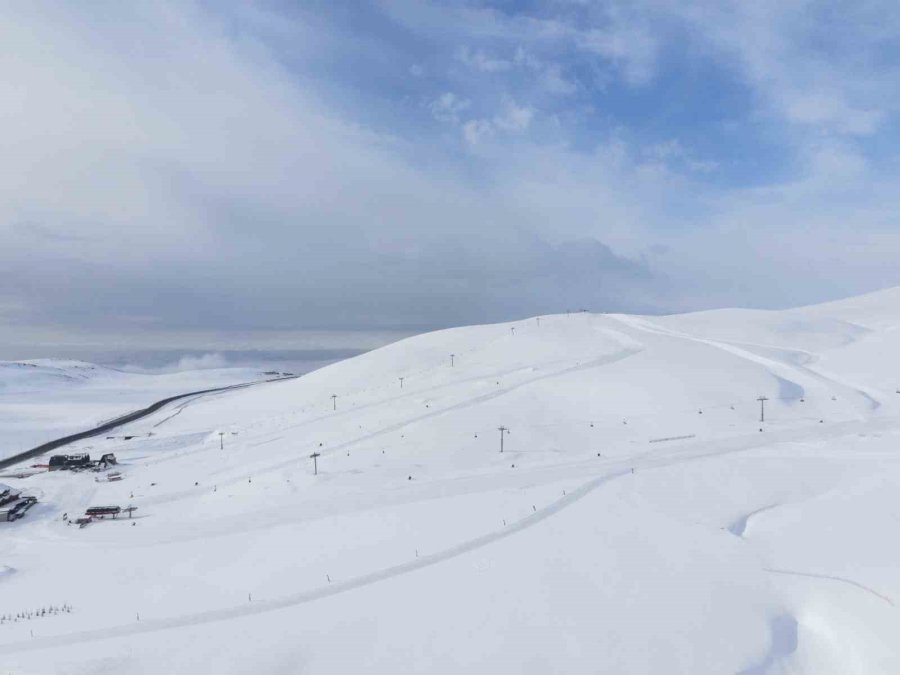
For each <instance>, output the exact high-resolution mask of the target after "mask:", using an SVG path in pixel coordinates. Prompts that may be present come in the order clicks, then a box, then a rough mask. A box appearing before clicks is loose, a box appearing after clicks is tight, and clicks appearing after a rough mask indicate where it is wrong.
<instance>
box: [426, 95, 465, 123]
mask: <svg viewBox="0 0 900 675" xmlns="http://www.w3.org/2000/svg"><path fill="white" fill-rule="evenodd" d="M471 106H472V102H471V101H469V100H468V99H461V98H460V97H459V96H457V95H456V94H454V93H453V92H451V91H447V92H444V93H443V94H441V95H440V96H438V97H437V98H436V99H434V100H433V101H432V102H431V104H430V106H429V107H430V108H431V114H432V115H434V118H435V119H436V120H439V121H441V122H454V123H456V122H459V115H460V113H462V112H463V111H464V110H467V109H469V108H470V107H471Z"/></svg>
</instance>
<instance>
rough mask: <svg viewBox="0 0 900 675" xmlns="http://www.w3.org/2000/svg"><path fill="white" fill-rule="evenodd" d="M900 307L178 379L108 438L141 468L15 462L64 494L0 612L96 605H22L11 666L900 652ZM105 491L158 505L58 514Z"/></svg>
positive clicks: (158, 667) (725, 664)
mask: <svg viewBox="0 0 900 675" xmlns="http://www.w3.org/2000/svg"><path fill="white" fill-rule="evenodd" d="M898 325H900V291H898V289H891V290H888V291H884V292H881V293H876V294H871V295H868V296H863V297H860V298H854V299H849V300H844V301H840V302H836V303H829V304H826V305H819V306H816V307H806V308H800V309H796V310H789V311H779V312H769V311H751V310H720V311H712V312H701V313H696V314H689V315H681V316H669V317H638V316H624V315H595V314H571V315H556V316H544V317H539V318H538V317H535V318H530V319H527V320H523V321H517V322H513V323H508V324H495V325H487V326H475V327H467V328H458V329H452V330H445V331H439V332H435V333H431V334H427V335H421V336H418V337H414V338H410V339H407V340H404V341H401V342H397V343H395V344H392V345H389V346H387V347H384V348H382V349H379V350H376V351H373V352H370V353H367V354H364V355H362V356H359V357H356V358H354V359H350V360H348V361H344V362H341V363H338V364H335V365H332V366H329V367H327V368H323V369H321V370H319V371H316V372H313V373H310V374H308V375H306V376H304V377H302V378H299V379H296V380H290V381H281V382H275V383H269V384H263V385H259V386H254V387H251V388H248V389H244V390H240V391H234V392H227V393H219V394H215V395H211V396H208V397H201V398H194V399H190V400H189V401H187V402H184V403H179V404H177V405H173V406H171V407H167V408H164V409H163V410H161V411H159V412H158V413H156V414H154V415H152V416H150V417H147V418H145V419H144V420H142V421H140V422H136V423H134V424H133V425H131V426H129V433H130V434H133V435H135V436H138V437H137V438H134V439H132V440H129V441H124V440H121V438H114V439H108V440H107V439H99V440H98V439H93V440H92V441H91V443H90V445H91V447H92V449H91V452H93V453H96V454H99V453H101V452H114V453H116V455H117V456H118V457H119V459H120V461H121V462H122V464H121V466H120V467H119V470H121V471H122V472H123V474H124V480H122V481H120V482H95V478H97V475H95V474H91V473H78V474H71V473H66V472H52V473H39V474H36V475H33V476H31V477H29V478H25V479H15V478H3V479H2V480H3V481H4V482H6V483H9V484H10V485H14V486H15V487H16V488H17V489H21V490H28V491H30V492H31V493H32V494H35V495H37V496H39V497H40V499H41V502H40V504H39V505H38V506H36V507H34V509H32V511H31V512H29V515H28V517H26V518H23V519H21V520H19V521H17V522H15V523H0V570H6V571H5V572H4V573H3V574H2V575H0V597H2V600H3V602H2V608H0V615H3V614H6V615H7V616H9V615H10V614H12V615H16V614H17V613H21V612H27V611H29V610H30V611H34V610H36V609H40V608H45V607H50V606H54V607H59V606H62V605H65V606H66V607H71V611H66V612H61V613H54V614H52V615H45V616H38V617H33V618H31V619H29V620H25V619H21V620H14V621H9V620H7V621H2V620H0V665H2V666H5V667H6V669H7V670H12V671H13V672H27V673H51V672H78V673H94V672H96V673H100V672H116V673H158V672H173V673H181V672H184V673H187V672H192V673H193V672H217V673H247V672H255V673H296V672H308V673H339V672H353V673H361V672H371V673H396V672H428V673H458V672H478V673H481V672H486V673H487V672H489V673H582V672H583V673H588V672H590V673H595V672H604V673H692V674H694V673H716V674H718V673H734V672H745V673H781V672H791V673H816V674H820V673H841V674H843V673H852V672H859V673H882V672H884V673H892V672H898V671H900V649H898V648H897V647H896V646H895V634H896V626H897V625H898V623H897V622H898V614H897V612H898V610H897V607H896V603H898V602H900V566H898V565H897V564H896V559H897V557H898V554H900V545H898V544H897V543H896V541H895V538H894V537H893V536H892V534H891V533H892V532H893V531H894V530H895V529H896V524H897V518H898V514H900V490H898V489H897V487H898V481H900V456H898V453H897V446H898V440H900V394H898V385H900V372H898V370H900V369H898V357H897V354H898V347H900V333H898V331H897V326H898ZM760 398H764V399H766V400H765V401H759V400H758V399H760ZM763 404H764V405H765V421H760V413H761V406H762V405H763ZM501 428H502V429H503V431H501V430H500V429H501ZM151 432H152V435H148V434H150V433H151ZM501 438H502V439H503V441H502V442H503V452H501V451H500V449H501ZM81 445H82V446H83V445H85V444H81ZM77 447H78V446H76V448H77ZM220 448H221V449H220ZM313 453H316V454H317V455H318V457H316V464H317V467H318V474H317V475H315V474H314V469H313V460H312V459H311V458H310V455H311V454H313ZM97 504H104V505H105V504H110V505H121V506H126V505H129V504H130V505H133V506H136V507H137V508H138V510H137V511H136V514H135V515H136V516H137V517H136V518H134V519H132V520H129V519H117V520H116V521H109V520H106V521H103V522H97V523H93V524H91V525H90V526H88V527H86V528H84V529H80V528H77V527H74V526H67V525H66V524H65V522H63V520H62V519H61V516H62V514H63V513H67V514H69V515H70V516H71V515H72V514H80V513H81V512H83V511H84V509H85V508H87V507H89V506H94V505H97Z"/></svg>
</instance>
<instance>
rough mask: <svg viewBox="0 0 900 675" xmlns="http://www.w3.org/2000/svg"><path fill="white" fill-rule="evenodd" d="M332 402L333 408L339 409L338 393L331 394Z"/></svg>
mask: <svg viewBox="0 0 900 675" xmlns="http://www.w3.org/2000/svg"><path fill="white" fill-rule="evenodd" d="M331 403H332V405H333V408H332V409H333V410H337V394H332V395H331Z"/></svg>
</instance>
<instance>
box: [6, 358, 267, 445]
mask: <svg viewBox="0 0 900 675" xmlns="http://www.w3.org/2000/svg"><path fill="white" fill-rule="evenodd" d="M260 379H265V376H264V375H263V374H262V373H260V372H259V370H257V369H250V368H220V369H210V370H193V371H182V372H172V373H161V374H143V373H129V372H123V371H120V370H115V369H112V368H104V367H103V366H98V365H95V364H93V363H85V362H84V361H71V360H63V359H36V360H32V361H0V459H3V458H5V457H9V456H11V455H15V454H17V453H19V452H22V451H23V450H27V449H29V448H31V447H34V446H36V445H39V444H40V443H43V442H46V441H48V440H52V439H54V438H59V437H61V436H64V435H66V434H69V433H72V432H75V431H81V430H83V429H87V428H90V427H92V426H95V425H97V424H99V423H100V422H102V421H105V420H109V419H112V418H114V417H118V416H119V415H122V414H123V413H126V412H130V411H132V410H135V409H137V408H141V407H143V406H146V405H148V404H150V403H152V402H154V401H157V400H160V399H163V398H166V397H168V396H172V395H175V394H180V393H183V392H187V391H196V390H201V389H208V388H214V387H222V386H227V385H231V384H236V383H239V382H250V381H255V380H260Z"/></svg>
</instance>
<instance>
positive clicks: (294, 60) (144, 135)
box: [0, 2, 898, 346]
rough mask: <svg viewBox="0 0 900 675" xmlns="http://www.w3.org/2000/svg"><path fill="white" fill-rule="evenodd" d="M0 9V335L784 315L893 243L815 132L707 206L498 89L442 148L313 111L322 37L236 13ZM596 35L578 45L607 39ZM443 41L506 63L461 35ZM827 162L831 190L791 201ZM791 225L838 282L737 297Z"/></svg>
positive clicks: (264, 16)
mask: <svg viewBox="0 0 900 675" xmlns="http://www.w3.org/2000/svg"><path fill="white" fill-rule="evenodd" d="M403 6H404V5H403V3H400V4H398V5H396V6H395V9H394V11H399V10H398V9H396V8H400V7H403ZM223 7H224V5H223ZM0 14H2V21H0V42H2V44H3V45H4V56H3V57H2V60H0V99H2V100H3V102H4V104H3V106H2V107H0V128H2V131H3V132H2V134H0V173H2V176H3V180H2V181H0V237H2V243H3V245H2V247H0V281H2V286H0V321H2V322H3V325H4V326H5V327H6V337H5V338H4V339H5V340H6V341H7V342H10V341H14V340H16V339H20V340H21V339H24V338H25V337H27V336H29V335H33V334H37V333H40V334H41V335H42V336H43V337H44V339H46V340H47V342H48V343H49V342H51V341H52V337H51V336H52V335H58V336H60V340H63V339H64V338H65V336H66V335H67V334H70V333H71V334H76V333H77V334H79V335H82V336H87V335H93V336H94V338H92V339H95V340H96V341H98V342H102V341H103V339H104V337H103V336H114V337H110V339H121V336H122V335H132V336H138V337H135V338H134V339H135V340H137V339H139V337H140V336H141V335H143V336H145V337H146V336H151V335H154V334H166V335H167V339H168V340H174V339H176V338H173V337H172V336H173V335H176V334H179V332H180V334H183V335H185V336H189V335H193V336H194V338H196V336H199V335H209V334H214V333H217V332H218V333H228V332H231V333H233V334H235V335H237V334H240V335H242V336H243V337H241V338H240V339H239V340H237V341H239V342H242V343H248V342H252V341H253V340H254V339H255V338H253V337H247V336H252V335H254V334H257V333H258V334H276V333H277V334H280V335H287V334H289V333H290V332H291V331H301V330H349V331H361V330H364V329H365V330H369V331H373V330H376V331H384V332H383V333H382V334H381V335H382V336H385V335H389V334H391V331H398V332H408V331H413V330H424V329H428V328H431V327H440V326H447V325H453V324H460V323H467V322H481V321H492V320H503V319H509V318H514V317H517V316H522V315H528V314H536V313H545V312H552V311H564V310H565V309H569V308H580V307H587V308H591V309H594V310H600V311H626V310H627V311H643V312H656V311H666V310H675V309H684V308H694V307H705V306H710V305H715V304H728V303H741V302H750V303H753V304H787V303H790V302H791V301H805V300H809V299H818V298H816V297H815V295H816V294H817V293H818V294H821V293H822V292H823V290H822V289H823V288H824V289H825V290H824V292H832V291H833V292H836V293H838V294H840V293H842V292H853V291H857V290H865V289H867V288H869V287H872V286H874V285H882V284H883V285H886V284H885V282H887V283H891V282H892V275H893V273H894V272H895V270H896V261H895V259H894V257H893V256H892V255H889V252H893V251H897V250H898V246H897V241H896V236H895V235H894V233H893V230H892V229H891V228H890V227H887V226H886V225H885V218H886V217H887V216H886V214H885V213H884V212H883V210H882V209H880V208H878V206H877V205H878V204H882V203H884V200H883V197H884V195H887V194H889V193H890V191H891V189H892V188H893V187H894V184H893V182H892V181H891V180H889V179H888V178H883V179H880V180H878V181H876V182H874V183H872V182H870V181H868V177H869V175H868V168H867V167H866V166H865V165H864V163H860V162H857V163H854V158H855V157H856V154H855V153H854V152H853V151H852V149H849V148H848V147H847V146H846V145H841V144H838V143H836V142H833V140H831V139H825V140H822V142H821V143H820V148H819V155H817V156H816V157H817V158H818V159H817V163H816V164H815V167H814V168H813V169H811V170H810V172H809V173H808V175H807V177H806V178H805V179H804V181H800V182H793V183H791V184H790V185H787V186H778V187H771V188H768V191H762V190H761V191H759V192H757V193H756V194H754V193H752V192H748V191H741V192H740V193H738V194H733V193H726V194H723V193H720V192H716V191H713V190H711V189H709V188H708V187H707V186H705V185H703V184H698V183H694V182H691V180H690V179H687V178H685V177H684V176H681V175H678V174H677V173H676V172H673V171H672V169H671V167H669V166H666V165H664V164H662V163H661V161H660V160H659V159H658V157H659V156H660V153H657V154H656V155H655V156H653V157H651V159H647V157H648V156H649V155H648V154H647V153H636V152H634V151H632V150H631V149H629V148H628V147H626V145H623V143H622V142H621V141H619V140H617V139H616V138H607V139H606V140H605V141H604V142H603V143H602V144H599V145H598V146H597V147H594V148H592V149H591V150H590V151H578V152H575V151H573V150H572V149H571V148H570V147H568V146H567V145H566V144H565V143H562V142H561V141H560V139H559V137H558V136H553V135H552V134H548V135H547V136H546V137H545V138H544V139H535V138H534V137H533V136H529V135H528V134H529V133H530V132H531V131H532V130H534V129H548V128H550V126H552V124H551V121H550V120H547V119H544V120H541V117H540V114H539V113H540V111H539V110H538V111H537V112H535V111H533V110H532V109H531V108H530V107H528V106H527V105H526V104H525V103H516V102H515V101H514V100H513V99H512V98H507V100H505V102H504V103H503V107H502V109H501V110H498V111H497V112H496V114H493V115H488V116H485V117H484V120H483V121H484V124H481V125H477V124H476V125H475V126H470V127H469V128H467V129H464V128H462V127H463V126H464V124H463V120H461V119H459V120H455V118H454V116H456V117H458V116H459V114H461V112H463V111H464V110H466V109H467V106H468V104H463V103H459V104H458V105H456V106H455V108H453V109H452V110H451V111H450V112H448V113H446V115H449V117H447V118H446V120H440V121H439V123H440V124H451V125H452V124H457V123H458V124H459V126H460V136H459V142H460V143H462V144H464V146H465V147H460V148H456V151H454V152H450V151H448V150H447V146H446V145H445V143H446V142H447V141H446V139H443V140H442V138H441V137H440V136H436V137H435V138H434V139H432V142H426V141H423V139H422V137H421V136H416V135H415V134H413V133H411V134H410V135H404V134H403V133H402V129H399V128H389V127H390V125H382V126H379V125H373V124H363V123H361V122H359V121H358V120H357V119H355V117H354V115H353V114H351V113H352V106H353V104H355V103H356V101H357V100H356V99H354V98H352V97H348V98H346V99H345V100H343V101H337V102H336V98H335V94H334V87H331V86H324V85H323V84H322V83H321V81H319V80H318V79H317V78H316V76H315V71H314V69H313V68H312V67H310V69H309V70H304V68H303V67H302V66H303V64H304V63H306V61H304V59H311V60H314V58H313V56H314V55H311V54H312V53H313V52H314V50H315V49H316V48H319V47H322V48H323V49H327V48H328V46H327V45H325V46H323V44H322V43H323V41H325V40H326V38H325V37H324V36H323V35H316V34H315V30H314V27H311V26H308V25H307V24H305V23H304V22H303V21H302V20H300V19H298V20H296V21H295V22H294V23H290V22H288V21H287V19H286V18H285V17H284V16H283V15H281V14H279V13H278V12H272V11H269V10H264V9H260V8H258V7H255V6H253V5H244V6H242V7H241V8H239V9H236V8H235V7H231V6H229V8H228V10H227V11H222V12H219V13H215V14H213V13H211V11H210V8H209V7H208V6H203V5H193V4H190V3H146V4H140V3H127V4H126V3H99V4H91V5H82V4H70V5H64V4H43V3H39V2H36V3H8V4H6V5H4V6H3V8H2V9H0ZM411 14H415V12H414V11H413V12H411ZM236 22H237V23H240V24H241V26H243V27H242V28H237V27H236V26H237V23H236ZM448 30H449V28H448ZM517 30H521V27H518V28H517ZM285 31H286V33H285ZM457 37H458V39H459V40H460V41H461V42H464V41H465V40H464V36H461V35H460V36H457ZM519 37H520V39H521V40H523V41H527V39H528V36H527V35H520V36H519ZM600 37H602V36H599V37H598V36H595V38H597V39H595V41H594V42H593V43H591V44H594V45H596V44H601V45H604V44H606V45H608V44H618V43H610V42H609V41H608V40H607V41H605V42H604V41H603V40H600V39H599V38H600ZM598 40H599V42H598ZM285 43H290V44H293V45H295V47H296V49H295V50H294V51H293V52H292V53H291V54H290V57H291V58H290V59H288V58H287V56H285V54H284V53H283V52H282V51H280V49H281V47H279V45H282V46H283V45H284V44H285ZM642 48H643V49H645V51H646V49H647V47H646V45H644V47H642ZM623 49H624V47H623ZM607 51H608V50H607ZM451 52H452V58H453V59H454V60H455V61H456V62H458V63H460V64H462V65H465V66H466V67H470V68H478V69H481V70H482V71H484V72H489V73H496V72H502V71H503V70H504V68H501V67H500V65H498V63H499V62H494V61H491V60H490V59H489V58H488V57H487V56H485V55H484V54H482V53H481V52H479V51H477V50H473V49H469V48H467V47H466V45H465V44H460V45H457V46H456V47H455V48H454V49H453V50H451ZM614 56H615V60H616V61H617V62H622V63H623V68H627V72H626V73H625V77H626V78H627V79H628V81H629V82H634V83H635V86H640V85H641V84H642V83H645V82H646V81H648V80H649V79H652V60H651V59H643V60H639V61H638V62H637V63H636V62H635V61H634V59H631V58H630V57H629V56H628V54H626V53H624V52H623V53H622V54H618V52H617V53H616V54H615V55H614ZM319 57H320V58H321V57H322V55H321V54H320V55H319ZM523 58H524V57H523ZM298 64H299V65H298ZM412 65H415V64H412ZM396 66H397V68H398V69H399V70H401V71H402V72H410V73H412V74H411V75H410V77H419V75H416V73H420V72H422V69H421V68H420V69H419V70H418V71H417V70H415V69H411V65H410V64H404V63H402V62H401V63H398V64H396ZM638 66H640V67H638ZM541 73H542V77H553V76H554V74H555V73H556V71H555V70H554V68H553V66H552V64H543V65H542V66H541ZM563 84H564V83H563ZM552 91H553V92H554V93H555V94H558V95H566V94H567V92H568V91H569V89H567V88H566V87H563V86H562V84H560V83H557V85H556V88H555V89H552ZM440 93H441V92H437V93H436V95H435V100H440V97H439V95H440ZM444 100H445V101H453V100H454V99H450V98H445V99H444ZM460 106H462V107H460ZM413 107H415V106H413ZM445 107H446V106H445ZM451 107H452V106H451ZM348 109H350V110H348ZM417 109H419V110H424V111H425V112H426V113H429V111H430V110H433V106H432V107H430V108H429V107H428V106H423V105H418V108H417ZM795 113H796V111H795ZM429 114H430V113H429ZM442 114H443V113H442ZM835 114H837V113H835ZM362 117H364V116H363V115H360V119H361V118H362ZM873 123H874V122H873ZM556 124H557V125H558V124H560V120H557V121H556ZM860 124H861V123H860ZM541 125H544V126H543V127H542V126H541ZM441 133H442V132H441ZM672 147H676V146H672ZM823 153H824V155H823ZM671 154H672V153H671V148H670V151H669V152H668V153H667V155H671ZM823 156H824V159H823ZM822 162H826V163H827V167H826V168H827V171H826V170H825V169H822V168H821V167H822V166H824V165H823V164H822ZM835 172H839V173H840V175H841V176H842V177H843V180H844V183H843V184H844V186H845V187H846V190H845V192H844V193H843V194H844V196H845V197H847V198H846V199H845V200H843V201H840V202H838V203H837V208H836V209H835V202H834V200H830V203H829V208H824V207H821V206H817V207H815V208H813V209H812V211H810V209H809V208H808V207H809V205H810V204H815V203H816V198H817V196H819V195H822V194H825V193H827V192H829V191H830V189H831V185H832V183H831V182H830V180H827V179H826V178H827V177H828V176H831V175H834V174H835ZM862 186H866V187H865V188H864V189H863V187H862ZM859 191H864V192H865V193H866V194H868V195H870V196H871V197H872V198H873V200H874V203H875V204H876V206H875V207H873V209H871V210H870V211H869V212H868V213H867V214H865V215H866V217H867V222H870V223H874V225H873V226H872V227H871V228H870V229H869V230H868V231H867V232H868V234H867V235H866V237H867V239H866V242H868V245H867V249H866V255H865V256H863V258H860V260H859V261H857V262H855V263H852V264H849V263H847V262H846V261H844V262H839V263H837V265H836V267H835V266H834V259H835V256H836V255H837V254H838V253H839V252H840V251H844V250H846V237H845V234H844V233H843V231H842V230H841V221H842V219H843V218H845V217H846V216H847V214H849V213H858V211H857V210H856V209H857V206H858V197H859V194H857V193H858V192H859ZM848 195H849V196H848ZM760 203H765V204H766V206H765V207H764V208H763V207H760V206H759V204H760ZM686 204H687V206H686ZM800 212H805V216H809V215H810V213H812V215H813V216H821V219H822V221H823V222H824V225H823V228H824V231H825V232H826V236H825V237H824V238H822V242H824V243H822V244H821V245H820V246H817V247H816V251H815V253H814V254H813V255H811V256H809V258H808V260H809V261H810V262H809V263H808V265H809V269H810V271H811V272H812V273H813V274H817V273H818V272H820V271H821V270H823V269H825V268H827V267H828V265H829V264H830V265H832V267H831V269H833V270H834V269H836V270H837V272H838V274H837V275H836V276H835V279H834V281H833V283H831V284H825V285H824V286H823V287H819V288H816V287H814V286H813V285H812V284H809V283H802V282H800V283H798V284H797V285H796V286H795V287H794V290H793V292H788V293H785V292H784V291H783V289H784V287H785V281H786V280H788V279H790V278H791V274H792V272H790V271H788V272H784V273H783V274H780V275H771V276H770V278H769V279H767V280H764V281H763V282H762V283H759V276H760V275H759V273H758V271H754V269H756V270H758V269H759V266H762V267H763V268H764V269H773V268H774V267H782V268H784V269H787V270H791V269H792V267H793V266H792V261H791V260H790V256H789V255H788V253H787V248H786V247H785V245H784V244H785V242H787V244H788V245H789V246H790V245H794V244H796V245H797V246H804V245H806V244H805V242H807V241H809V239H808V238H805V237H804V232H805V230H804V228H807V227H809V225H808V222H806V223H803V224H801V225H800V226H799V227H791V228H787V229H784V230H783V231H782V230H781V229H779V228H781V226H782V224H783V223H786V222H788V221H790V220H791V219H792V218H793V217H794V216H795V215H796V214H797V213H800ZM698 222H702V223H703V224H704V227H702V228H699V227H697V226H696V225H697V223H698ZM757 225H760V227H759V229H760V230H761V232H757V233H754V234H753V235H749V236H747V237H745V236H744V234H743V233H744V231H745V228H746V230H747V231H749V229H750V228H751V227H753V226H757ZM736 231H737V232H738V234H735V232H736ZM806 234H808V233H806ZM772 235H774V241H775V242H776V244H775V246H774V247H770V246H769V245H768V244H766V243H765V242H766V237H767V236H768V237H769V239H768V242H769V243H771V242H772V241H773V237H772ZM779 241H780V242H781V243H782V245H781V246H779V245H778V242H779ZM773 248H774V251H773ZM719 252H722V253H721V254H720V253H719ZM755 266H756V267H755ZM723 279H725V280H727V281H723ZM54 331H55V332H54ZM79 339H84V340H87V339H88V338H87V337H82V338H79ZM197 339H199V338H197ZM366 340H368V338H367V339H366ZM366 340H362V341H363V342H365V341H366ZM279 344H280V343H279ZM280 346H283V345H281V344H280ZM314 346H322V345H314Z"/></svg>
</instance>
